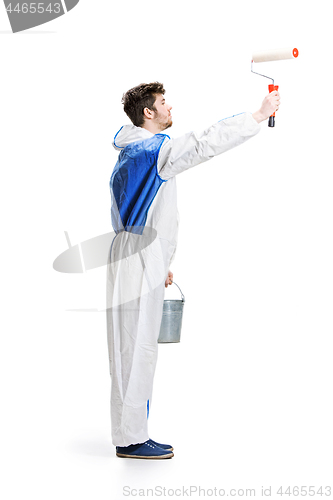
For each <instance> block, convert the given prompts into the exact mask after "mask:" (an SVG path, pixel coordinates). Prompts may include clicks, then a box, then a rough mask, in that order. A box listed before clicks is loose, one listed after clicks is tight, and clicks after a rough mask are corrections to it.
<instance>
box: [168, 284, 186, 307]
mask: <svg viewBox="0 0 333 500" xmlns="http://www.w3.org/2000/svg"><path fill="white" fill-rule="evenodd" d="M171 283H173V284H174V285H176V287H177V288H178V289H179V291H180V293H181V295H182V301H183V302H185V295H184V294H183V292H182V291H181V289H180V288H179V286H178V285H177V283H175V282H174V281H172V280H171Z"/></svg>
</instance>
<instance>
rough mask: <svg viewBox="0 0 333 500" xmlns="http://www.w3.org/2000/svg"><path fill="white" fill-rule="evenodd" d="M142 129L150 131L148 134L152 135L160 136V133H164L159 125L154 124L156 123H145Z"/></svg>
mask: <svg viewBox="0 0 333 500" xmlns="http://www.w3.org/2000/svg"><path fill="white" fill-rule="evenodd" d="M141 128H144V129H145V130H148V132H151V133H152V134H154V135H155V134H159V133H160V132H162V130H161V129H160V127H159V126H158V124H157V123H154V122H147V121H145V123H144V125H142V127H141Z"/></svg>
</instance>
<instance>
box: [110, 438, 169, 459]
mask: <svg viewBox="0 0 333 500" xmlns="http://www.w3.org/2000/svg"><path fill="white" fill-rule="evenodd" d="M116 455H117V457H121V458H146V459H161V458H171V457H173V453H172V451H168V450H163V449H162V448H159V447H158V446H156V445H155V444H152V442H151V440H150V439H149V440H148V441H145V442H144V443H138V444H130V445H129V446H116Z"/></svg>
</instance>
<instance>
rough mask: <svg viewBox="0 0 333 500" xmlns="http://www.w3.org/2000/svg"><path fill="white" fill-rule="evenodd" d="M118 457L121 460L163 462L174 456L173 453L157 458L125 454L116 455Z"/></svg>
mask: <svg viewBox="0 0 333 500" xmlns="http://www.w3.org/2000/svg"><path fill="white" fill-rule="evenodd" d="M116 455H117V457H120V458H144V459H145V460H161V459H163V458H172V457H173V456H174V454H173V453H168V454H166V455H160V456H156V457H144V456H142V455H125V454H124V453H116Z"/></svg>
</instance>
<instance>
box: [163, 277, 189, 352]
mask: <svg viewBox="0 0 333 500" xmlns="http://www.w3.org/2000/svg"><path fill="white" fill-rule="evenodd" d="M173 284H174V285H176V287H177V288H179V286H178V285H177V283H175V282H174V281H173ZM179 291H180V293H181V296H182V298H181V300H165V301H164V303H163V316H162V322H161V328H160V335H159V337H158V343H159V344H169V343H172V342H180V333H181V329H182V321H183V309H184V304H185V297H184V295H183V292H182V291H181V289H180V288H179Z"/></svg>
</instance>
